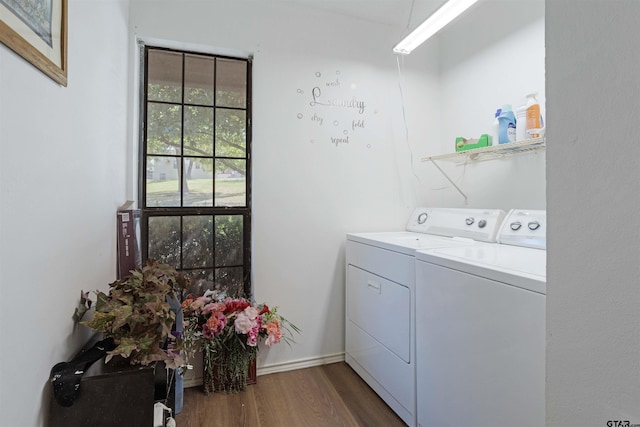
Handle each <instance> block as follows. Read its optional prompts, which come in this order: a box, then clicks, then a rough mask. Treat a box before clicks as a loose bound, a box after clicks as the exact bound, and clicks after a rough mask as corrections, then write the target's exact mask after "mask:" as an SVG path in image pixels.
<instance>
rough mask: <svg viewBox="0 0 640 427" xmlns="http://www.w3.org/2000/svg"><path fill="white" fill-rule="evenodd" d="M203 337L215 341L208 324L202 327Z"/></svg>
mask: <svg viewBox="0 0 640 427" xmlns="http://www.w3.org/2000/svg"><path fill="white" fill-rule="evenodd" d="M202 336H203V337H204V338H206V339H208V340H210V339H213V337H214V336H215V334H214V333H213V330H212V329H210V328H209V326H207V324H206V323H205V324H204V325H202Z"/></svg>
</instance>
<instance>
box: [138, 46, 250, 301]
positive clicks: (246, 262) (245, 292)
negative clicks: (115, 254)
mask: <svg viewBox="0 0 640 427" xmlns="http://www.w3.org/2000/svg"><path fill="white" fill-rule="evenodd" d="M149 51H155V52H173V53H178V54H180V55H181V82H180V91H181V95H180V102H179V103H178V102H174V101H167V100H160V99H149V83H150V82H149V61H148V58H149V56H148V55H149ZM143 53H144V58H145V60H144V74H143V78H142V81H143V84H142V88H143V95H142V104H143V105H142V109H141V110H142V113H143V114H142V115H141V117H142V133H141V138H142V143H141V153H140V166H139V167H140V173H139V177H140V183H139V184H140V185H139V188H140V191H139V194H140V206H141V211H142V221H141V224H142V227H141V234H142V236H141V237H142V243H143V245H142V249H143V253H142V256H143V259H145V260H146V259H148V258H149V245H150V242H149V223H150V219H152V218H161V217H167V218H168V217H174V218H178V221H179V228H178V233H177V234H178V236H177V241H178V242H179V243H178V244H177V248H174V249H175V250H177V253H178V257H177V258H178V259H177V263H176V265H174V266H175V267H176V268H177V269H178V270H181V271H184V272H186V273H193V274H196V273H200V272H203V271H205V272H206V271H210V272H211V273H212V274H213V277H214V280H213V281H214V283H213V284H208V285H207V288H211V287H212V286H214V287H217V285H218V284H219V283H218V276H217V275H218V273H219V274H220V276H221V277H222V276H224V275H227V276H233V275H232V274H231V273H230V271H235V270H233V269H240V268H242V283H241V284H240V287H239V288H240V290H241V293H242V295H235V296H245V297H249V296H250V295H251V281H250V278H251V274H250V266H251V253H250V248H251V245H250V241H251V239H250V235H251V234H250V233H251V229H250V225H251V185H250V183H251V155H250V153H251V84H250V82H251V61H250V59H249V60H243V59H238V58H230V57H225V56H217V55H205V54H200V53H193V52H183V51H175V50H171V49H164V48H154V47H146V46H145V47H143ZM187 55H197V56H198V57H199V58H202V57H206V58H211V59H213V67H214V74H213V77H214V78H213V104H212V105H207V104H205V103H202V102H186V94H187V82H186V78H187V70H186V62H187V61H186V58H187ZM220 59H223V60H229V59H231V60H233V61H244V62H245V63H246V81H245V82H244V84H245V88H246V89H245V93H244V102H245V107H244V108H241V107H233V106H219V105H218V80H219V78H220V77H219V74H218V62H219V60H220ZM149 105H167V106H176V107H179V108H180V110H181V111H180V141H179V143H178V144H177V145H178V146H179V147H175V151H176V152H174V153H160V152H159V151H160V150H151V152H148V151H149V150H148V139H147V138H148V124H149V123H148V108H149ZM189 107H199V108H211V109H212V114H213V122H212V124H211V129H212V147H211V148H212V152H211V155H205V154H195V152H196V151H197V150H195V149H194V148H193V147H191V148H187V146H186V144H185V123H186V122H185V120H186V117H185V115H186V114H187V108H189ZM219 111H238V112H244V129H243V132H244V136H245V138H244V155H243V156H236V155H217V148H218V142H219V141H218V139H219V136H218V134H217V129H218V127H217V121H216V119H217V115H218V112H219ZM165 149H166V147H165ZM156 151H158V152H156ZM227 154H228V153H227ZM151 158H160V159H162V158H164V159H167V160H169V161H175V162H176V163H177V168H178V178H177V181H178V190H177V191H178V193H179V205H180V206H148V193H147V190H148V186H147V177H148V171H147V166H148V165H147V161H148V159H151ZM190 159H202V160H211V162H212V178H211V187H212V188H211V197H212V206H185V204H186V201H185V188H184V185H185V182H187V178H186V176H185V174H186V173H187V172H186V164H187V162H188V161H190ZM218 160H228V161H242V162H244V179H245V180H244V194H245V195H244V206H220V205H219V203H218V202H217V199H216V191H217V185H218V179H217V178H216V161H218ZM192 166H193V164H192ZM187 217H210V218H211V223H212V224H213V230H212V231H211V234H212V238H213V243H212V248H209V249H210V252H211V254H210V255H209V257H210V258H211V259H210V260H209V261H208V262H206V263H205V265H204V266H193V265H185V253H184V248H185V243H188V242H186V240H185V239H186V235H185V234H186V230H185V224H184V221H185V218H187ZM224 217H227V218H231V217H238V218H241V223H242V225H241V228H242V233H241V234H242V236H241V237H242V238H241V246H242V257H241V259H242V262H241V263H237V262H235V263H229V264H222V262H219V260H218V259H217V257H216V253H217V252H218V247H217V246H216V245H217V244H218V243H219V242H218V237H217V236H216V234H217V232H216V227H217V225H216V224H217V220H218V219H219V218H224ZM174 246H175V245H174ZM223 269H225V271H223ZM200 291H203V289H199V290H198V292H200Z"/></svg>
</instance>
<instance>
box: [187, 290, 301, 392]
mask: <svg viewBox="0 0 640 427" xmlns="http://www.w3.org/2000/svg"><path fill="white" fill-rule="evenodd" d="M182 311H183V315H184V331H183V334H182V344H183V348H184V350H185V354H186V357H187V359H189V358H190V357H192V356H193V353H194V352H195V350H196V348H197V347H198V345H201V347H202V355H203V360H204V386H205V387H204V389H205V392H207V393H208V392H210V391H226V392H230V391H239V390H244V389H245V388H246V385H247V375H248V368H249V364H250V363H251V362H252V361H253V360H255V358H256V352H257V348H258V343H259V342H262V341H263V342H264V344H265V345H266V346H268V347H269V346H271V345H273V344H277V343H279V342H280V341H282V340H284V341H285V342H287V343H288V344H290V343H291V342H293V339H292V337H291V335H292V331H295V332H296V333H298V332H300V330H299V329H298V328H297V327H296V326H295V325H293V324H292V323H290V322H289V321H287V320H286V319H285V318H284V317H282V316H281V315H280V314H278V308H277V307H275V308H269V306H267V305H266V304H258V305H256V304H253V303H251V302H250V301H248V300H246V299H244V298H230V297H226V298H225V297H224V296H220V295H217V294H216V293H215V292H213V291H207V292H206V293H205V294H204V295H203V296H200V297H194V296H189V297H187V298H186V299H185V300H184V301H183V302H182Z"/></svg>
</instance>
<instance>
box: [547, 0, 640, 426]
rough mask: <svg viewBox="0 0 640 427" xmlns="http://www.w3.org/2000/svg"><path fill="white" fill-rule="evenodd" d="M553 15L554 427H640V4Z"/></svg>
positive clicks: (550, 355)
mask: <svg viewBox="0 0 640 427" xmlns="http://www.w3.org/2000/svg"><path fill="white" fill-rule="evenodd" d="M546 12H547V13H546V25H547V29H546V34H547V110H548V117H549V120H548V123H549V128H548V139H547V141H548V145H549V148H548V159H549V160H548V165H547V171H548V172H547V177H548V183H549V188H550V191H549V193H548V224H549V234H548V235H549V241H548V263H547V282H548V287H547V425H548V426H568V425H572V426H577V425H585V426H587V425H589V426H605V425H608V424H607V421H609V420H627V421H629V422H630V424H632V425H633V424H639V423H640V362H639V355H640V333H639V327H640V321H639V317H638V307H640V287H639V286H638V281H639V280H640V263H639V262H638V259H639V258H638V248H639V247H640V227H639V226H638V224H637V222H636V221H635V216H636V215H635V213H636V212H637V209H638V207H639V206H640V156H638V153H637V151H638V126H637V122H638V114H639V112H640V96H639V90H638V89H639V88H640V73H639V72H638V64H640V39H639V38H638V37H637V35H636V31H635V30H634V28H635V27H636V26H637V23H638V22H640V3H639V2H637V1H635V0H621V1H613V2H611V1H604V0H590V1H586V0H563V1H555V2H554V1H550V2H548V3H547V11H546ZM612 425H615V424H612ZM623 425H624V424H623Z"/></svg>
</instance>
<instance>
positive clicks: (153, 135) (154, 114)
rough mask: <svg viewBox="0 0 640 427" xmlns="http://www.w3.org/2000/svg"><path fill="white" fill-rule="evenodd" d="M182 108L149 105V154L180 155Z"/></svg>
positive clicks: (150, 103) (151, 103) (152, 103)
mask: <svg viewBox="0 0 640 427" xmlns="http://www.w3.org/2000/svg"><path fill="white" fill-rule="evenodd" d="M181 116H182V107H180V106H178V105H167V104H156V103H154V102H149V103H148V104H147V154H180V152H181V150H180V138H181V136H180V134H181V131H182V117H181Z"/></svg>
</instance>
